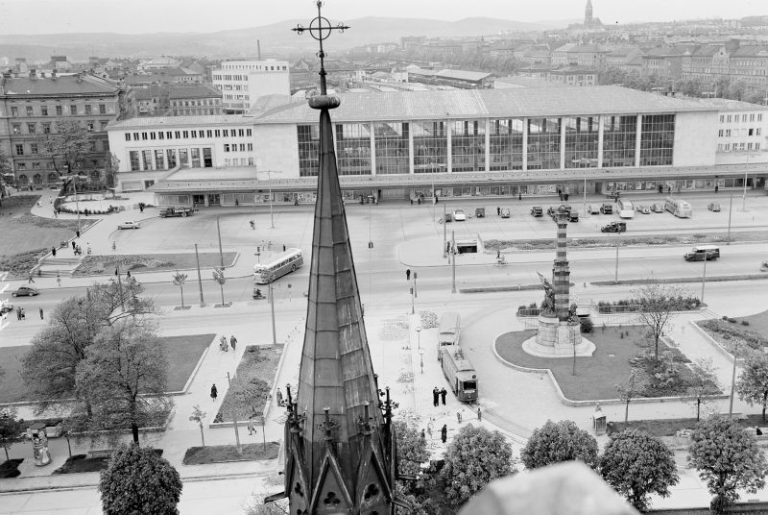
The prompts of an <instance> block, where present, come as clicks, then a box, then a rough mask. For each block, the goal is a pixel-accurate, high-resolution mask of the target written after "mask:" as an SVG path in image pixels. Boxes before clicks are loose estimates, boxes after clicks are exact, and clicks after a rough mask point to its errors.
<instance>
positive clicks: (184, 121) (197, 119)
mask: <svg viewBox="0 0 768 515" xmlns="http://www.w3.org/2000/svg"><path fill="white" fill-rule="evenodd" d="M200 124H205V125H209V126H212V125H240V126H246V125H252V124H253V122H252V121H251V120H250V119H249V117H247V116H243V115H239V114H214V115H199V116H146V117H140V118H130V119H128V120H121V121H118V122H112V123H110V124H109V126H108V130H130V129H150V128H154V129H156V128H158V127H168V128H173V127H178V128H187V127H190V126H192V125H200Z"/></svg>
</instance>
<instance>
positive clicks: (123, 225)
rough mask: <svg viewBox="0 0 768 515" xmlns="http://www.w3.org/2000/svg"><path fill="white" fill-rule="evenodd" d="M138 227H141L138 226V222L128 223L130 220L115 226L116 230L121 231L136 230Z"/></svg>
mask: <svg viewBox="0 0 768 515" xmlns="http://www.w3.org/2000/svg"><path fill="white" fill-rule="evenodd" d="M139 227H141V225H140V224H139V222H133V221H130V220H128V221H126V222H123V223H121V224H118V226H117V228H118V230H123V229H138V228H139Z"/></svg>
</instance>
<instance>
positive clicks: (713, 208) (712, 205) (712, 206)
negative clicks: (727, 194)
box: [707, 202, 720, 213]
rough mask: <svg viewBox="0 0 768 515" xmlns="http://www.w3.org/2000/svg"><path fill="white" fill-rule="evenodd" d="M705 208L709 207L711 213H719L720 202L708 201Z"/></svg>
mask: <svg viewBox="0 0 768 515" xmlns="http://www.w3.org/2000/svg"><path fill="white" fill-rule="evenodd" d="M707 209H709V210H710V211H712V212H713V213H719V212H720V204H719V203H717V202H710V203H709V204H708V205H707Z"/></svg>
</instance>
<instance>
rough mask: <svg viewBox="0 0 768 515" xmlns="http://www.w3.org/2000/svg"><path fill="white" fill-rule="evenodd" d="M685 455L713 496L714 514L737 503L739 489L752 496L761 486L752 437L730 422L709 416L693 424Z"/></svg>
mask: <svg viewBox="0 0 768 515" xmlns="http://www.w3.org/2000/svg"><path fill="white" fill-rule="evenodd" d="M688 453H689V454H688V461H689V462H690V463H691V464H692V465H693V466H694V467H695V468H696V469H697V470H698V471H699V477H700V478H701V479H703V480H704V481H706V483H707V488H708V489H709V492H710V493H711V494H712V495H714V498H713V499H712V502H711V507H712V510H713V511H715V513H721V512H722V509H723V508H724V507H725V506H727V505H728V504H730V503H732V502H733V501H735V500H737V499H738V498H739V494H738V490H739V489H743V490H746V491H747V492H749V493H755V492H756V491H757V490H758V489H759V488H762V487H763V486H765V479H764V476H765V474H766V467H767V465H766V460H765V455H764V454H763V451H762V450H760V448H759V447H758V446H757V441H756V439H755V437H754V436H753V435H752V434H751V433H748V432H747V431H745V430H744V429H743V428H742V427H741V426H739V424H738V423H737V422H736V421H734V420H732V419H728V418H725V417H721V416H713V417H710V418H708V419H705V420H702V421H701V422H699V423H698V424H696V428H695V429H694V431H693V435H692V442H691V446H690V448H689V449H688Z"/></svg>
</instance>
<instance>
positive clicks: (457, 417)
mask: <svg viewBox="0 0 768 515" xmlns="http://www.w3.org/2000/svg"><path fill="white" fill-rule="evenodd" d="M456 420H457V421H458V422H459V424H461V410H460V409H459V410H456Z"/></svg>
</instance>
